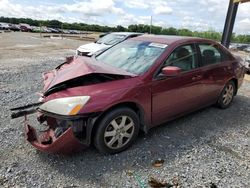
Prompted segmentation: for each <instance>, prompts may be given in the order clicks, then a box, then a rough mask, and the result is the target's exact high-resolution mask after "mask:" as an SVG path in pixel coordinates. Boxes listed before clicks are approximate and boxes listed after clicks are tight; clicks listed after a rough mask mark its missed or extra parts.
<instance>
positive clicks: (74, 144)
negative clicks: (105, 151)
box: [25, 122, 87, 154]
mask: <svg viewBox="0 0 250 188" xmlns="http://www.w3.org/2000/svg"><path fill="white" fill-rule="evenodd" d="M25 135H26V139H27V141H29V142H30V143H31V144H32V145H33V146H34V147H35V148H37V149H38V150H41V151H44V152H48V153H57V154H69V153H72V152H75V151H79V150H81V149H84V148H86V147H87V146H85V145H83V144H82V143H81V142H80V141H79V140H78V139H77V138H76V137H75V136H74V133H73V130H72V128H69V129H68V130H66V131H65V132H64V133H63V134H62V135H60V136H59V137H58V138H56V137H55V134H54V131H53V130H51V129H49V130H48V131H46V132H44V133H43V134H42V135H40V136H39V137H38V136H37V132H36V130H35V129H34V128H33V127H31V126H30V125H29V124H28V123H27V122H26V123H25Z"/></svg>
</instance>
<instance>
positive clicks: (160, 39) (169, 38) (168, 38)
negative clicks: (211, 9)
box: [130, 34, 212, 45]
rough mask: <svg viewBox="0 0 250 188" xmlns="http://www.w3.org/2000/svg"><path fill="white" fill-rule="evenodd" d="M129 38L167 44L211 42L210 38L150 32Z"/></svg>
mask: <svg viewBox="0 0 250 188" xmlns="http://www.w3.org/2000/svg"><path fill="white" fill-rule="evenodd" d="M130 40H137V41H148V42H155V43H162V44H167V45H169V44H172V43H175V42H194V41H206V42H207V41H211V42H212V40H209V39H202V38H198V37H188V36H176V35H150V34H145V35H141V36H139V37H135V38H132V39H130Z"/></svg>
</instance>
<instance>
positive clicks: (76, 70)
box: [43, 57, 136, 91]
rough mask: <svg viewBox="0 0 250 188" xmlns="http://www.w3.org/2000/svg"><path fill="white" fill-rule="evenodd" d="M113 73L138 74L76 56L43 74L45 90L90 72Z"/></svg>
mask: <svg viewBox="0 0 250 188" xmlns="http://www.w3.org/2000/svg"><path fill="white" fill-rule="evenodd" d="M98 73H100V74H109V75H110V74H111V75H124V76H132V77H133V76H136V75H135V74H132V73H129V72H127V71H125V70H122V69H118V68H116V67H114V66H111V65H108V64H105V63H102V62H98V61H96V60H95V59H94V58H89V57H76V58H75V59H74V60H73V61H71V62H70V63H65V64H63V65H62V66H60V67H59V68H57V69H54V70H52V71H50V72H47V73H44V74H43V79H44V91H47V90H48V89H50V88H52V87H53V86H56V85H58V84H60V83H63V82H66V81H69V80H72V79H75V78H78V77H82V76H85V75H89V74H98Z"/></svg>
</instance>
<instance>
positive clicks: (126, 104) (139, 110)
mask: <svg viewBox="0 0 250 188" xmlns="http://www.w3.org/2000/svg"><path fill="white" fill-rule="evenodd" d="M121 107H127V108H130V109H132V110H134V111H135V113H136V114H137V115H138V117H139V120H140V129H142V130H143V131H144V132H146V131H147V127H146V124H145V120H144V112H143V109H142V108H141V107H140V106H139V105H138V104H136V103H134V102H123V103H119V104H116V105H114V106H112V107H110V108H108V109H107V110H106V111H105V112H103V113H102V114H101V115H100V116H99V117H98V118H97V119H96V121H95V123H94V126H93V129H92V131H91V140H93V137H94V135H95V132H96V129H97V126H98V123H99V122H100V120H101V119H102V117H104V116H105V115H106V114H107V113H108V112H110V111H112V110H114V109H116V108H121Z"/></svg>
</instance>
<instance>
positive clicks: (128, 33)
mask: <svg viewBox="0 0 250 188" xmlns="http://www.w3.org/2000/svg"><path fill="white" fill-rule="evenodd" d="M109 34H114V35H127V36H129V35H143V33H136V32H112V33H109Z"/></svg>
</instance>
